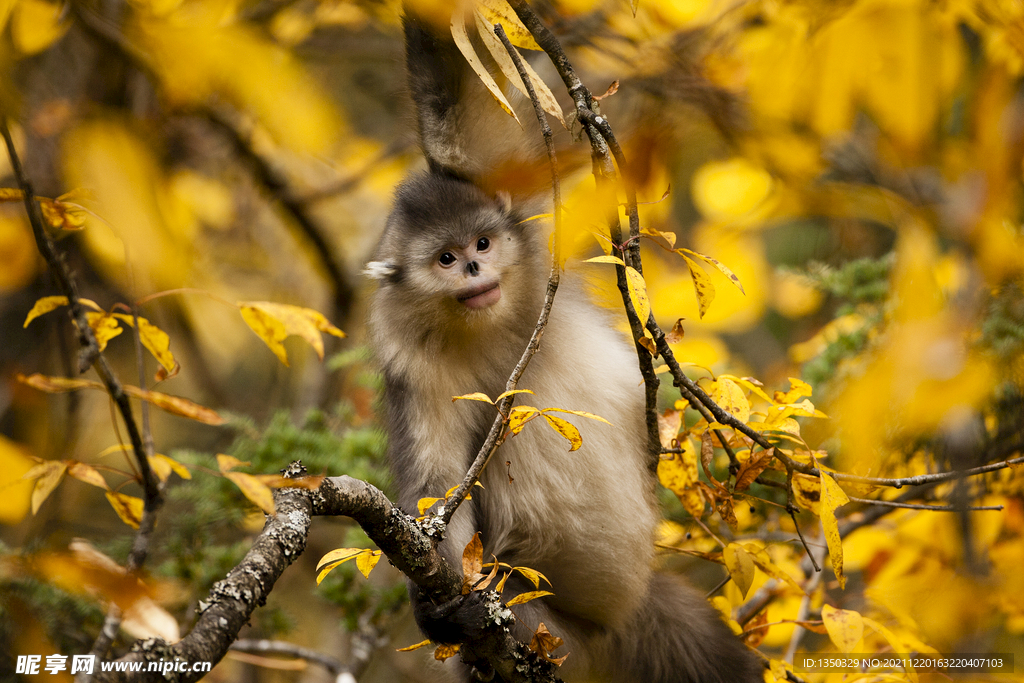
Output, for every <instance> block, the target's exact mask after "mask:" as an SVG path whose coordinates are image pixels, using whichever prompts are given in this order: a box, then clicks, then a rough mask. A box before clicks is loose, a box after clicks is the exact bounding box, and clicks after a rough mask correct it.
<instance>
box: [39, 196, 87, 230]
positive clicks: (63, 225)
mask: <svg viewBox="0 0 1024 683" xmlns="http://www.w3.org/2000/svg"><path fill="white" fill-rule="evenodd" d="M68 194H70V193H68ZM38 199H39V209H40V211H41V212H42V214H43V218H45V219H46V222H47V223H49V224H50V225H51V226H53V227H54V228H57V229H59V230H71V231H74V230H81V229H82V228H84V227H85V219H86V216H87V214H88V212H87V211H86V210H85V209H84V208H83V207H81V206H79V205H78V204H73V203H69V202H64V201H61V200H60V199H59V198H58V199H47V198H46V197H39V198H38Z"/></svg>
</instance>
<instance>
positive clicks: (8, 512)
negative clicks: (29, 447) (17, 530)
mask: <svg viewBox="0 0 1024 683" xmlns="http://www.w3.org/2000/svg"><path fill="white" fill-rule="evenodd" d="M32 469H33V463H32V460H30V459H29V454H28V451H26V450H25V449H24V448H23V447H22V446H21V445H20V444H18V443H16V442H14V441H11V440H10V439H8V438H7V437H5V436H3V435H0V491H2V492H3V495H0V524H11V525H14V524H17V523H18V522H20V521H21V520H22V519H24V518H25V515H26V514H28V511H29V506H30V505H31V500H32V490H33V488H35V482H33V481H31V480H30V479H28V478H25V477H24V476H23V475H25V474H27V473H28V472H30V471H31V470H32Z"/></svg>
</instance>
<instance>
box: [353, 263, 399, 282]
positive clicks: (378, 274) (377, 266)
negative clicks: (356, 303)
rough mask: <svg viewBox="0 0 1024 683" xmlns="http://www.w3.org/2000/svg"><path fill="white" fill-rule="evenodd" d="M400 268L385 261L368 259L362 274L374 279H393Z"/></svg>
mask: <svg viewBox="0 0 1024 683" xmlns="http://www.w3.org/2000/svg"><path fill="white" fill-rule="evenodd" d="M401 270H402V269H401V268H400V267H399V266H397V265H395V264H394V263H389V262H387V261H370V262H369V263H367V264H366V268H365V269H364V270H363V275H365V276H366V277H368V278H372V279H374V280H394V279H396V277H397V276H398V274H399V273H400V272H401Z"/></svg>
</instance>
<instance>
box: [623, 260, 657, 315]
mask: <svg viewBox="0 0 1024 683" xmlns="http://www.w3.org/2000/svg"><path fill="white" fill-rule="evenodd" d="M626 287H627V288H628V289H629V300H630V302H631V303H632V304H633V310H634V311H636V315H637V317H638V318H639V319H640V324H641V325H642V326H643V327H646V326H647V319H648V318H650V317H651V300H650V299H649V298H648V297H647V283H646V282H644V276H643V275H641V274H640V273H639V271H637V270H636V269H634V268H632V267H630V266H626Z"/></svg>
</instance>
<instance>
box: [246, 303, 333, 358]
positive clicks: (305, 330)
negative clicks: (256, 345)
mask: <svg viewBox="0 0 1024 683" xmlns="http://www.w3.org/2000/svg"><path fill="white" fill-rule="evenodd" d="M237 305H238V308H239V309H240V310H241V312H242V318H243V319H244V320H245V323H246V324H247V325H248V326H249V328H250V329H252V331H253V332H255V333H256V335H257V336H258V337H259V338H260V339H262V340H263V342H264V343H265V344H266V345H267V346H268V347H270V350H271V351H273V352H274V354H275V355H276V356H277V357H278V359H279V360H280V361H281V362H282V363H284V364H285V365H288V354H287V352H286V351H285V348H284V344H282V343H281V342H282V341H284V340H285V338H286V337H288V336H290V335H296V336H298V337H302V338H303V339H305V340H306V341H307V342H308V343H309V345H310V346H312V347H313V350H314V351H316V355H317V356H318V357H319V358H320V360H323V359H324V340H323V336H322V335H321V334H320V333H321V332H327V333H328V334H331V335H334V336H335V337H344V336H345V333H344V332H342V331H341V330H339V329H338V328H337V327H335V326H334V325H332V324H331V323H330V321H329V320H327V318H325V317H324V315H323V314H322V313H320V312H318V311H314V310H313V309H311V308H303V307H301V306H292V305H289V304H278V303H274V302H271V301H239V302H238V304H237Z"/></svg>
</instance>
